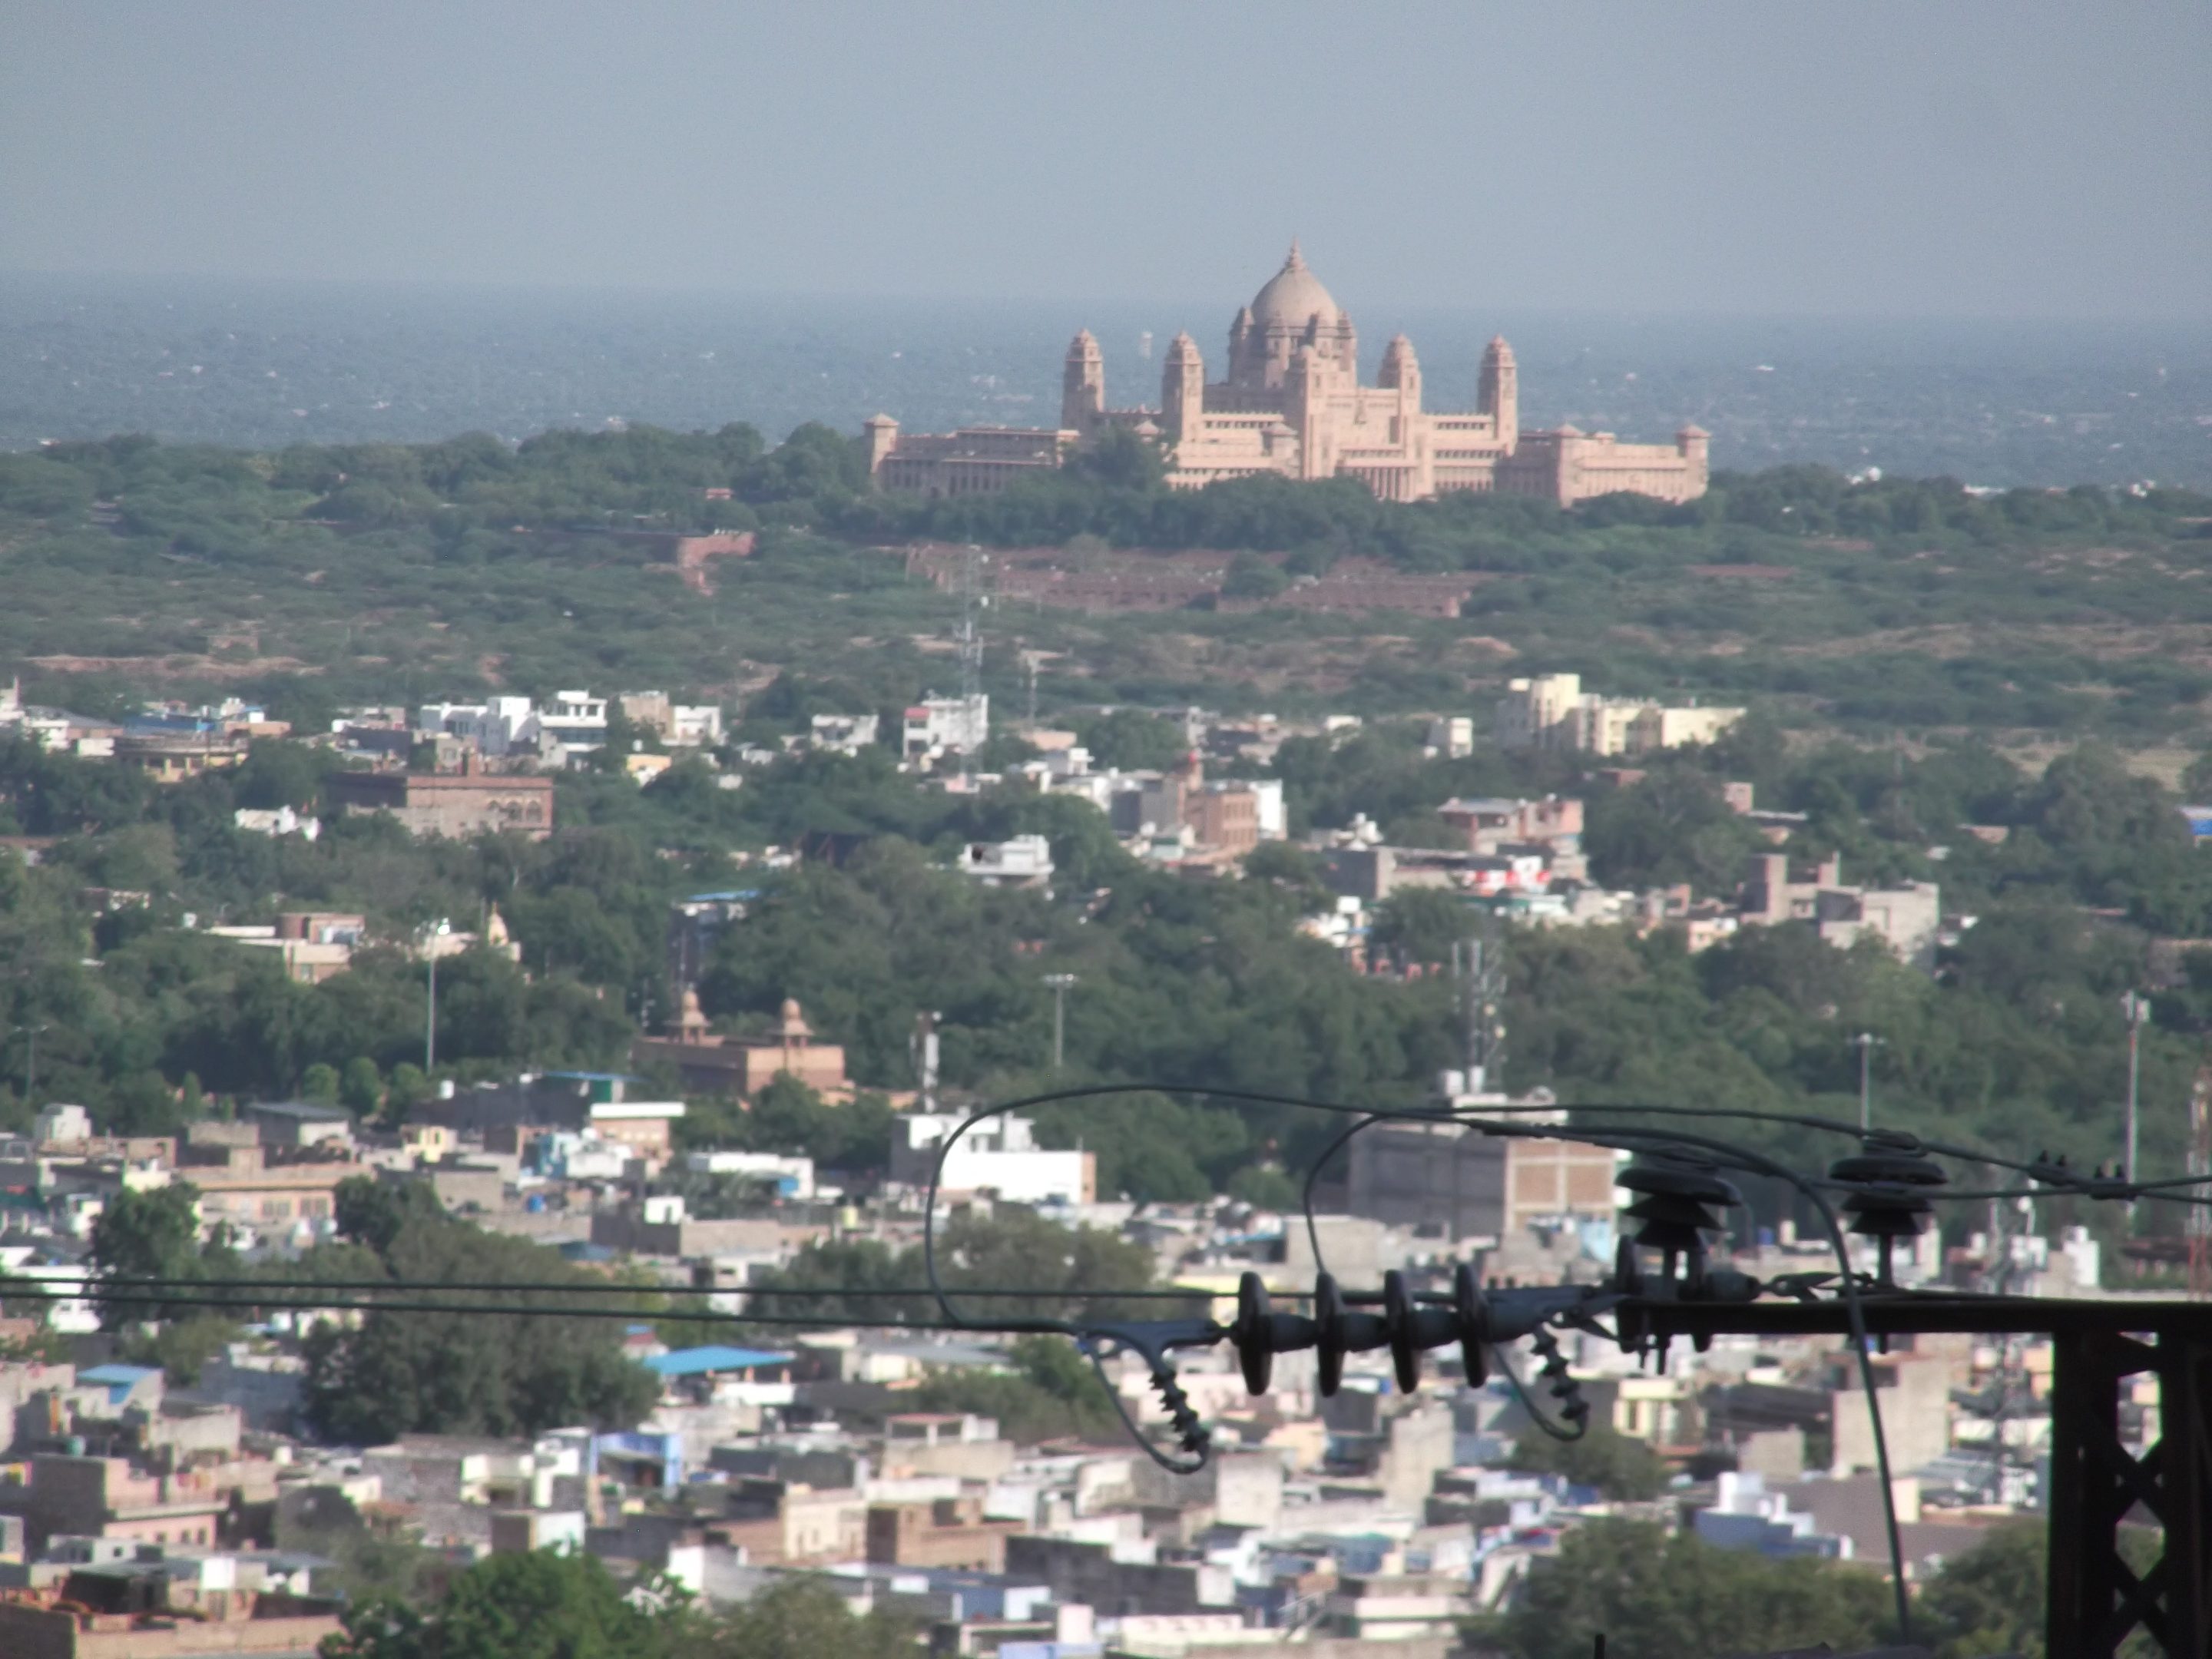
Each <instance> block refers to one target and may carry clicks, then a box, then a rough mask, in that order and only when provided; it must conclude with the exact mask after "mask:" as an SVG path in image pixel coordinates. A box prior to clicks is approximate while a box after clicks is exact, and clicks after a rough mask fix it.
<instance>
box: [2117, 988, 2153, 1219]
mask: <svg viewBox="0 0 2212 1659" xmlns="http://www.w3.org/2000/svg"><path fill="white" fill-rule="evenodd" d="M2120 1017H2121V1018H2123V1019H2124V1020H2126V1021H2127V1023H2128V1126H2127V1142H2128V1150H2127V1166H2126V1170H2125V1173H2126V1176H2127V1178H2128V1179H2129V1180H2130V1181H2133V1180H2134V1179H2135V1178H2136V1084H2137V1082H2138V1080H2139V1079H2141V1076H2142V1066H2141V1065H2140V1064H2139V1062H2140V1060H2141V1059H2142V1027H2143V1021H2145V1020H2146V1019H2148V1018H2150V999H2149V998H2148V997H2146V996H2141V995H2138V994H2136V993H2135V992H2133V991H2124V992H2122V993H2121V994H2120ZM2135 1218H2136V1201H2135V1200H2133V1199H2130V1200H2128V1222H2129V1225H2130V1226H2132V1225H2134V1223H2135Z"/></svg>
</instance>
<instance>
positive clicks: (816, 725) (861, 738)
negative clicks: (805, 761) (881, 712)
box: [808, 714, 882, 755]
mask: <svg viewBox="0 0 2212 1659" xmlns="http://www.w3.org/2000/svg"><path fill="white" fill-rule="evenodd" d="M881 724H882V721H881V719H880V717H878V716H877V715H874V714H817V715H815V716H814V718H813V719H812V720H810V721H809V722H808V727H809V732H808V741H809V742H810V743H811V744H812V745H813V746H814V747H815V748H817V749H827V750H834V751H835V752H836V753H837V754H840V755H857V754H859V753H860V750H863V749H870V748H873V747H874V746H875V742H876V732H877V728H878V726H880V725H881Z"/></svg>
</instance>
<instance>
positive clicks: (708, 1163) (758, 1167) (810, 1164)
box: [684, 1152, 814, 1199]
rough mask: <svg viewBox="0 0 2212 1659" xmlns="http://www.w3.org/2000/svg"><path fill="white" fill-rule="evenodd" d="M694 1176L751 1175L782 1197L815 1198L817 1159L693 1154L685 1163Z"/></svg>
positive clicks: (770, 1154) (764, 1154)
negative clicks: (772, 1188)
mask: <svg viewBox="0 0 2212 1659" xmlns="http://www.w3.org/2000/svg"><path fill="white" fill-rule="evenodd" d="M684 1167H685V1168H686V1169H688V1170H690V1171H691V1172H692V1173H693V1174H694V1175H734V1176H750V1177H752V1178H753V1179H755V1180H757V1181H760V1182H764V1183H766V1184H768V1185H769V1186H773V1187H774V1188H775V1190H776V1195H777V1196H778V1197H780V1198H798V1199H808V1198H812V1197H813V1196H814V1160H813V1159H812V1158H787V1157H786V1156H784V1155H783V1154H782V1153H781V1152H693V1153H692V1154H691V1155H690V1157H688V1158H685V1159H684Z"/></svg>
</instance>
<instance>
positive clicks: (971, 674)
mask: <svg viewBox="0 0 2212 1659" xmlns="http://www.w3.org/2000/svg"><path fill="white" fill-rule="evenodd" d="M983 605H984V599H983V550H982V549H981V548H980V547H978V546H976V545H975V544H973V543H972V542H971V543H970V544H969V546H968V549H967V550H966V551H965V552H963V554H962V555H961V556H960V632H959V634H958V635H957V636H956V637H957V641H958V644H959V649H960V725H961V728H962V730H961V738H962V741H961V744H960V775H961V776H962V777H963V778H969V777H973V776H974V775H975V750H976V748H977V746H978V745H979V744H981V742H982V740H983V733H982V732H981V731H980V730H979V729H978V728H979V727H980V726H981V724H982V722H981V721H980V720H977V719H976V717H975V714H976V710H977V709H978V708H980V707H981V700H982V696H983V627H982V614H983Z"/></svg>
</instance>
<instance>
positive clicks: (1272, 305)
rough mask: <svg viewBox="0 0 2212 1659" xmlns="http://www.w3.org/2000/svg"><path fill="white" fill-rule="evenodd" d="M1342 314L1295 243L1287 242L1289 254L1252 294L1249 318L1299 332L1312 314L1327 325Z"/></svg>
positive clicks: (1256, 321)
mask: <svg viewBox="0 0 2212 1659" xmlns="http://www.w3.org/2000/svg"><path fill="white" fill-rule="evenodd" d="M1342 315H1343V313H1341V312H1340V311H1339V310H1338V309H1337V306H1336V301H1335V300H1334V299H1333V298H1332V297H1330V295H1329V291H1328V289H1325V288H1323V287H1322V285H1321V278H1320V277H1318V276H1315V275H1314V274H1313V272H1312V271H1310V270H1308V269H1307V268H1306V262H1305V256H1304V254H1302V253H1300V252H1298V245H1297V243H1296V242H1292V243H1291V257H1290V258H1287V259H1285V260H1284V261H1283V268H1282V269H1281V270H1279V271H1277V272H1276V273H1275V274H1274V275H1273V276H1271V277H1269V278H1268V279H1267V286H1266V287H1265V288H1263V289H1261V290H1260V291H1259V292H1258V293H1257V294H1255V295H1253V296H1252V320H1253V321H1254V322H1255V324H1257V325H1259V326H1260V327H1261V328H1263V329H1264V328H1273V327H1286V328H1291V329H1294V330H1297V331H1299V332H1301V333H1303V332H1304V330H1305V325H1306V324H1307V323H1308V322H1309V321H1310V320H1311V319H1313V318H1315V317H1316V316H1318V317H1319V318H1320V319H1321V320H1322V325H1324V326H1328V325H1333V324H1334V323H1335V322H1336V321H1337V320H1338V319H1340V317H1341V316H1342Z"/></svg>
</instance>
